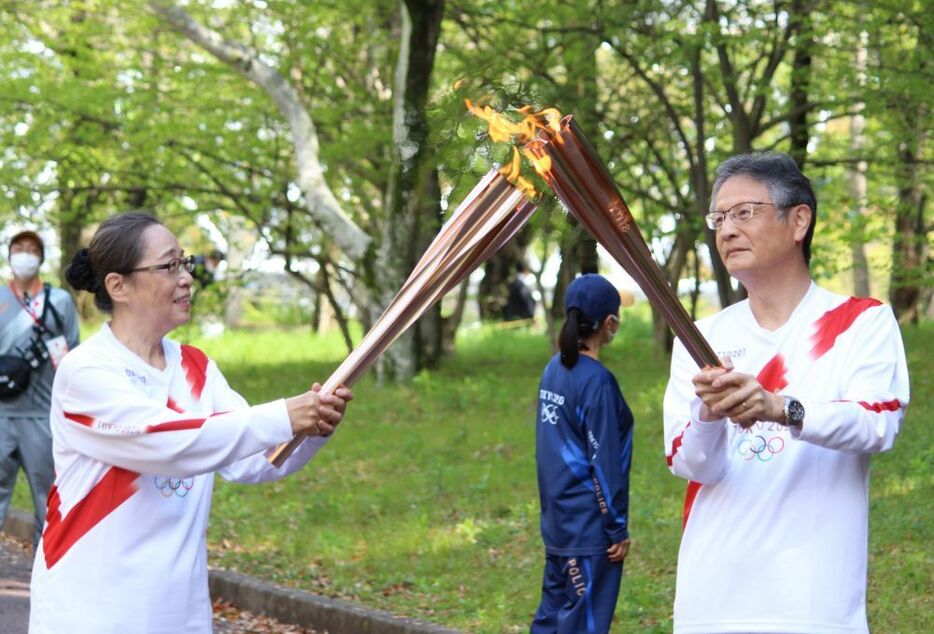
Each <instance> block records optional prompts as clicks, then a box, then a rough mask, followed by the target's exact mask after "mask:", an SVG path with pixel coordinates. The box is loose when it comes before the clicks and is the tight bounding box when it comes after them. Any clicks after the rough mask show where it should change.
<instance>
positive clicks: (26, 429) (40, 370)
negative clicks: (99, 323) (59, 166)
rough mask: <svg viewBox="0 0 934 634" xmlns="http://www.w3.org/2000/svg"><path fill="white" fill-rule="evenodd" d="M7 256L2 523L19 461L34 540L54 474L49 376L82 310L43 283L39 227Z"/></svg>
mask: <svg viewBox="0 0 934 634" xmlns="http://www.w3.org/2000/svg"><path fill="white" fill-rule="evenodd" d="M8 255H9V258H10V260H9V261H10V268H11V269H12V271H13V277H12V279H10V281H9V283H8V284H6V285H4V286H3V288H2V289H0V355H2V356H0V384H2V385H0V526H2V525H3V522H4V520H5V519H6V516H7V512H8V510H9V506H10V499H11V498H12V497H13V489H14V488H15V486H16V478H17V474H18V473H19V469H20V468H22V469H23V472H24V473H25V474H26V480H27V481H28V482H29V489H30V491H31V493H32V502H33V506H34V507H35V528H36V530H35V536H34V538H33V546H35V545H36V544H37V543H38V541H39V535H40V534H41V532H42V524H43V522H44V521H45V509H46V496H47V495H48V492H49V488H50V487H51V486H52V480H53V478H54V476H55V474H54V471H53V465H52V432H51V431H50V429H49V407H50V402H51V396H52V379H53V378H54V376H55V369H56V367H57V366H58V364H59V362H60V361H61V359H62V357H63V356H64V355H65V353H66V352H68V350H70V349H72V348H74V347H75V346H77V345H78V340H79V336H78V312H77V310H76V309H75V303H74V301H73V300H72V297H71V295H70V294H69V293H68V292H67V291H65V290H63V289H61V288H55V287H53V286H52V285H51V284H43V283H42V280H41V279H40V277H39V268H40V267H41V265H42V262H43V261H44V260H45V244H44V243H43V241H42V238H40V237H39V234H37V233H36V232H34V231H21V232H19V233H17V234H16V235H14V236H13V238H12V239H11V240H10V243H9V249H8Z"/></svg>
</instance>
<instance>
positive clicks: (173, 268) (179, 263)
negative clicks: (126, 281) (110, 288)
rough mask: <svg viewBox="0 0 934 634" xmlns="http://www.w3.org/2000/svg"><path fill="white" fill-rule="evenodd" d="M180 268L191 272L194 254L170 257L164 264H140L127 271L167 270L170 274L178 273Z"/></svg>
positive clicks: (193, 266) (193, 268) (193, 265)
mask: <svg viewBox="0 0 934 634" xmlns="http://www.w3.org/2000/svg"><path fill="white" fill-rule="evenodd" d="M182 269H184V270H185V271H188V272H189V273H191V272H192V271H194V270H195V256H193V255H189V256H188V257H184V258H172V259H171V260H169V261H168V262H166V263H165V264H153V265H152V266H141V267H139V268H136V269H130V270H129V271H127V273H138V272H140V271H163V270H164V271H168V272H169V274H170V275H178V274H179V273H180V272H181V271H182Z"/></svg>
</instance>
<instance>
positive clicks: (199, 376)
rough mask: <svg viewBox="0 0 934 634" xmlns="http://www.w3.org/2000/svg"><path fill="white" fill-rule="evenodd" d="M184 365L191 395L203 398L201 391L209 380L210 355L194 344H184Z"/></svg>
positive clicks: (196, 398)
mask: <svg viewBox="0 0 934 634" xmlns="http://www.w3.org/2000/svg"><path fill="white" fill-rule="evenodd" d="M182 367H183V368H184V369H185V377H186V378H187V379H188V386H189V387H190V388H191V395H192V396H194V397H195V400H196V401H197V400H198V399H200V398H201V392H202V391H203V390H204V384H205V383H206V382H207V378H208V357H207V355H206V354H204V353H203V352H201V350H199V349H198V348H195V347H194V346H189V345H182Z"/></svg>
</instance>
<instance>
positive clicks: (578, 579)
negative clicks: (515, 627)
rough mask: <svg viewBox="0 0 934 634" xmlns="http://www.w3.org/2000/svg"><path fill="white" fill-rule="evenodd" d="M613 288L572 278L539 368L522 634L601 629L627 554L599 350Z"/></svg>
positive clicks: (624, 500)
mask: <svg viewBox="0 0 934 634" xmlns="http://www.w3.org/2000/svg"><path fill="white" fill-rule="evenodd" d="M620 299H621V298H620V293H619V291H618V290H617V289H616V288H615V287H614V286H613V285H612V284H611V283H610V281H609V280H607V279H606V278H605V277H603V276H600V275H596V274H587V275H582V276H580V277H578V278H577V279H575V280H574V281H572V282H571V283H570V285H568V288H567V291H566V292H565V298H564V306H565V314H566V315H567V318H566V319H565V322H564V325H563V326H562V328H561V334H560V336H559V340H558V345H559V348H560V352H559V353H558V354H556V355H555V356H554V357H552V359H551V361H550V362H549V363H548V365H547V366H546V367H545V371H544V372H543V373H542V379H541V382H540V383H539V389H538V415H537V418H536V422H535V461H536V464H537V470H538V491H539V497H540V500H541V531H542V541H543V542H544V544H545V571H544V575H543V578H542V597H541V603H540V604H539V607H538V610H537V611H536V613H535V618H534V620H533V621H532V625H531V627H530V628H529V631H530V632H531V634H563V633H565V632H589V633H593V634H598V633H601V632H608V631H610V624H611V623H612V621H613V613H614V611H615V609H616V599H617V597H618V596H619V588H620V582H621V579H622V574H623V560H624V559H625V558H626V555H627V554H628V552H629V471H630V464H631V462H632V431H633V418H632V412H631V411H630V409H629V406H628V405H627V404H626V400H625V399H624V398H623V394H622V392H621V391H620V389H619V384H618V383H617V382H616V378H615V377H614V376H613V374H612V373H611V372H610V371H609V369H607V368H606V366H604V365H603V364H602V363H601V362H600V351H601V350H602V349H603V348H604V347H605V346H607V345H608V344H609V343H610V342H611V341H612V340H613V338H614V337H615V336H616V332H617V331H618V330H619V307H620V303H621V302H620Z"/></svg>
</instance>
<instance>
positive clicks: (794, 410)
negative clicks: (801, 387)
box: [788, 400, 804, 425]
mask: <svg viewBox="0 0 934 634" xmlns="http://www.w3.org/2000/svg"><path fill="white" fill-rule="evenodd" d="M803 420H804V405H802V404H801V402H800V401H795V400H790V401H788V422H789V423H791V424H792V425H800V424H801V422H802V421H803Z"/></svg>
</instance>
